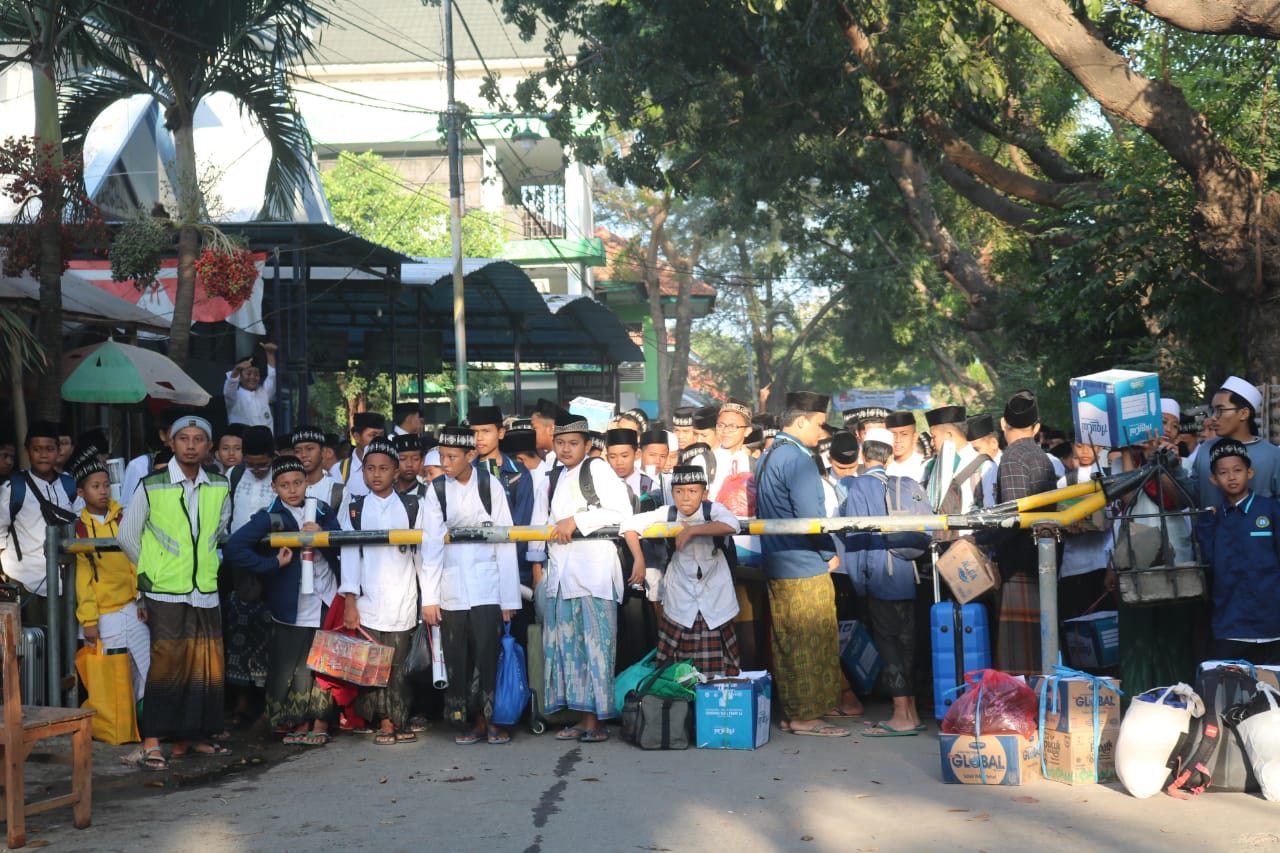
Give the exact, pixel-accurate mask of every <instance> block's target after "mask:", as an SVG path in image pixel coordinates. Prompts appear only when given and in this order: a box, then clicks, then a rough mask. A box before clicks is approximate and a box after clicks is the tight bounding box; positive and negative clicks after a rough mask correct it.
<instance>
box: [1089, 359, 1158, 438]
mask: <svg viewBox="0 0 1280 853" xmlns="http://www.w3.org/2000/svg"><path fill="white" fill-rule="evenodd" d="M1071 399H1072V401H1073V405H1072V407H1071V410H1072V419H1073V420H1074V421H1075V427H1076V440H1078V441H1080V442H1082V443H1084V444H1096V445H1097V446H1099V447H1128V446H1129V445H1131V444H1138V443H1139V442H1143V441H1147V440H1148V439H1152V438H1158V437H1159V436H1160V434H1161V431H1162V427H1161V423H1160V378H1159V377H1158V376H1156V374H1154V373H1139V372H1138V371H1135V370H1104V371H1102V372H1101V373H1092V374H1090V375H1088V376H1080V377H1077V378H1075V379H1072V380H1071Z"/></svg>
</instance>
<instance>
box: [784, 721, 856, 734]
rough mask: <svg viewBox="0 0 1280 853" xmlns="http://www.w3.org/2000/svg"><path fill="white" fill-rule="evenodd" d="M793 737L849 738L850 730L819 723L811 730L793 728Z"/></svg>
mask: <svg viewBox="0 0 1280 853" xmlns="http://www.w3.org/2000/svg"><path fill="white" fill-rule="evenodd" d="M791 733H792V734H793V735H809V736H810V737H848V736H849V730H848V729H842V728H840V727H839V726H833V725H831V724H830V723H819V724H818V725H816V726H814V727H813V728H811V729H797V728H796V727H795V726H792V727H791Z"/></svg>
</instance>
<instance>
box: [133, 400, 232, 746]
mask: <svg viewBox="0 0 1280 853" xmlns="http://www.w3.org/2000/svg"><path fill="white" fill-rule="evenodd" d="M169 437H170V441H171V442H172V444H173V459H171V460H170V461H169V464H168V466H167V467H166V468H164V469H163V470H160V471H157V472H156V473H154V474H152V475H151V476H149V477H146V478H144V479H143V481H142V483H141V484H140V485H139V487H138V490H137V493H136V494H135V495H134V499H133V501H132V502H130V504H129V508H128V509H127V510H126V511H125V514H124V518H123V519H121V522H120V531H119V540H120V548H121V550H123V551H124V552H125V554H126V555H128V557H129V559H130V560H132V561H133V562H134V563H136V564H137V566H138V591H139V593H140V594H141V596H142V598H141V601H140V602H139V603H140V604H141V605H145V607H146V610H147V614H148V619H147V624H148V626H149V627H150V628H151V669H150V671H149V672H148V674H147V688H146V697H147V699H146V701H145V702H144V703H143V706H142V717H141V719H140V720H139V722H138V730H139V733H140V734H141V735H142V749H143V754H142V757H141V759H139V761H138V766H139V767H140V768H142V769H144V770H165V769H167V768H168V766H169V763H168V760H167V759H166V758H165V755H164V752H163V751H162V750H161V748H160V740H161V738H169V739H172V741H173V748H172V755H174V756H179V755H185V754H187V753H188V752H197V753H201V754H205V755H217V754H225V753H226V752H228V751H229V750H227V748H226V747H224V746H222V745H221V744H219V743H217V742H216V741H213V740H210V738H211V737H212V736H213V735H215V734H218V733H220V732H222V731H223V728H224V722H223V706H222V705H223V695H222V682H223V653H222V614H221V611H220V609H219V607H218V537H219V536H220V535H221V534H222V532H223V531H224V530H225V529H226V527H227V523H228V521H229V520H230V515H231V511H230V505H229V503H228V501H227V478H226V477H223V476H222V475H221V474H210V473H209V472H207V471H205V470H204V468H203V467H202V466H201V464H200V463H201V462H202V461H203V460H204V458H205V454H206V453H207V452H208V450H209V445H210V442H212V440H213V428H212V427H211V426H210V425H209V422H208V421H207V420H205V419H204V418H202V417H200V416H198V415H183V416H181V417H179V418H178V419H177V420H176V421H174V422H173V426H172V428H171V429H170V430H169Z"/></svg>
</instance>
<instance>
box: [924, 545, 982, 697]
mask: <svg viewBox="0 0 1280 853" xmlns="http://www.w3.org/2000/svg"><path fill="white" fill-rule="evenodd" d="M929 553H930V557H931V558H933V559H932V562H933V563H934V566H933V601H934V604H933V607H932V608H930V610H929V637H930V642H931V646H932V650H933V655H932V660H933V713H934V717H935V718H936V719H939V720H941V719H942V718H943V717H945V716H946V715H947V709H948V708H950V707H951V704H952V703H953V702H955V700H956V698H957V697H958V696H959V691H958V690H957V688H958V687H959V686H960V685H962V684H964V683H965V682H964V674H965V673H966V672H972V671H974V670H977V669H990V668H991V628H990V625H989V624H988V620H987V609H986V608H985V607H984V606H983V605H982V604H980V603H978V602H976V601H972V602H970V603H968V604H956V603H955V602H954V601H943V600H942V586H941V582H940V581H939V579H938V569H937V551H936V546H935V548H931V549H930V551H929Z"/></svg>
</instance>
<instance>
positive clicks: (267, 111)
mask: <svg viewBox="0 0 1280 853" xmlns="http://www.w3.org/2000/svg"><path fill="white" fill-rule="evenodd" d="M97 11H98V13H99V14H100V15H101V18H102V20H103V26H104V28H105V29H106V30H107V31H109V32H111V33H112V34H113V35H114V37H115V38H117V39H118V40H119V41H120V42H122V43H124V44H125V45H126V46H127V48H128V53H127V55H126V56H125V57H124V58H122V59H121V60H119V61H111V62H105V63H104V64H103V65H101V66H98V67H96V68H93V69H88V70H86V71H84V72H83V73H81V74H79V75H77V76H76V77H75V78H74V79H73V80H71V81H70V94H69V96H68V97H67V98H66V99H65V110H64V115H63V124H64V128H65V130H66V133H67V136H68V142H69V143H71V144H74V145H80V144H82V143H83V140H84V134H85V133H86V132H87V131H88V129H89V126H90V124H91V123H92V122H93V120H94V119H95V118H97V116H98V115H100V114H101V113H102V111H103V110H105V109H106V108H107V107H109V106H110V105H111V104H113V103H115V102H116V101H118V100H120V99H122V98H127V97H130V96H132V95H138V94H142V95H148V96H150V97H152V98H154V99H155V100H156V101H157V102H158V103H159V105H160V107H161V109H162V110H163V112H164V127H165V129H166V130H167V131H168V132H169V133H170V134H171V135H172V137H173V146H174V152H175V160H176V162H175V163H173V164H172V168H173V172H174V176H175V177H174V179H173V184H174V185H173V192H174V195H175V197H176V199H177V206H178V210H177V211H176V214H175V215H174V217H173V219H174V224H175V226H176V228H177V232H178V287H177V295H176V297H175V299H174V310H173V324H172V327H171V329H170V340H169V355H170V356H171V357H172V358H173V359H174V360H175V361H177V362H178V363H179V364H182V363H183V362H185V360H186V358H187V353H188V349H189V341H190V335H191V312H192V308H193V306H194V304H195V283H196V270H195V262H196V258H197V257H198V256H199V254H200V249H201V228H200V224H201V222H202V221H204V220H205V218H206V213H207V212H206V210H205V200H204V193H203V188H202V187H201V183H200V175H199V174H198V168H197V152H196V149H195V136H194V124H193V122H194V119H195V115H196V110H197V108H198V107H199V106H200V102H201V101H202V100H204V98H205V97H207V96H209V95H211V94H213V93H215V92H225V93H228V94H230V95H231V96H232V97H234V98H235V99H236V100H237V101H238V102H239V104H240V106H241V108H242V109H243V110H244V111H245V112H246V113H248V114H249V115H250V116H252V118H254V119H255V120H256V121H257V123H258V126H259V127H260V128H261V130H262V133H263V135H264V136H265V137H266V140H267V143H268V145H269V146H270V149H271V164H270V166H269V168H268V170H267V177H266V186H265V203H264V204H263V209H262V212H261V217H262V218H275V219H286V220H287V219H291V218H292V216H293V212H294V209H295V203H296V199H297V190H298V189H299V188H301V187H303V186H304V185H305V184H306V182H307V181H308V179H309V177H310V174H311V171H310V169H311V137H310V136H309V134H308V133H307V130H306V126H305V125H304V123H303V121H302V118H301V116H300V115H299V114H298V111H297V109H296V108H295V105H294V102H293V98H292V95H291V93H290V86H289V76H288V71H287V70H286V69H287V68H288V67H289V66H290V65H295V64H297V63H298V62H299V61H300V60H302V59H305V57H306V55H307V54H308V52H309V51H310V50H311V34H312V32H313V31H314V29H315V27H316V26H318V25H319V24H320V23H322V22H323V21H324V17H323V12H322V7H321V4H319V3H316V2H312V0H202V2H198V3H190V2H183V0H121V2H120V3H118V4H97Z"/></svg>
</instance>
